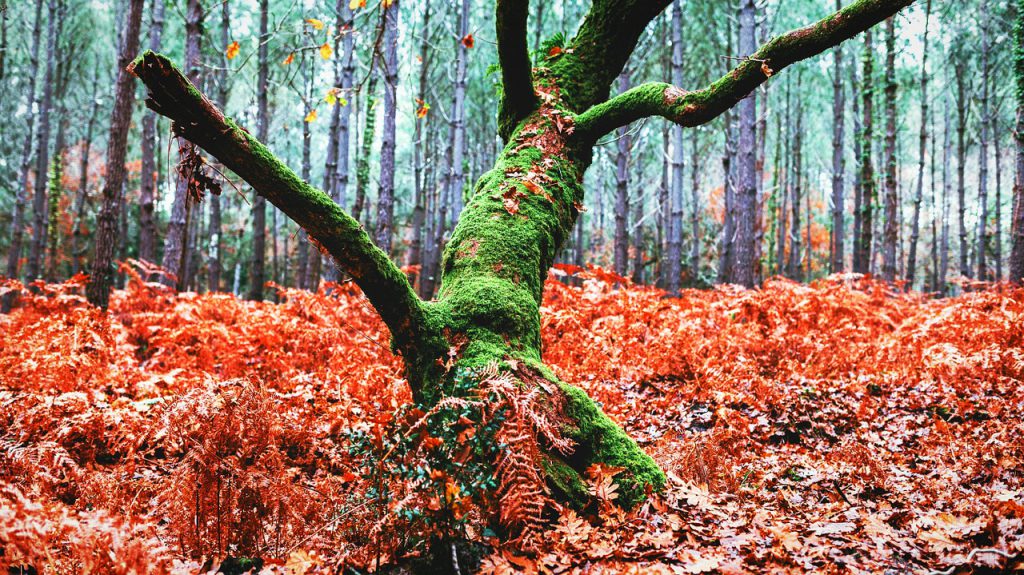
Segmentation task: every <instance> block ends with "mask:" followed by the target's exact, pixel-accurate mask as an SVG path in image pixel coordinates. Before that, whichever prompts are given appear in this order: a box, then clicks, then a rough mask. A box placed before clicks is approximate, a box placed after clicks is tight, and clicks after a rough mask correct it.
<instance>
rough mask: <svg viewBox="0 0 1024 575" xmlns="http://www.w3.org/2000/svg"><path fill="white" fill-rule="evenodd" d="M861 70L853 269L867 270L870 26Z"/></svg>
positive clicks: (871, 171) (871, 182)
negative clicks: (858, 188)
mask: <svg viewBox="0 0 1024 575" xmlns="http://www.w3.org/2000/svg"><path fill="white" fill-rule="evenodd" d="M863 65H864V72H863V74H862V75H861V98H862V113H863V120H861V133H860V147H861V158H860V186H861V193H860V227H859V233H858V236H859V238H858V239H859V241H858V242H857V243H856V245H855V246H854V252H853V271H854V272H856V273H861V274H867V273H871V244H872V239H873V237H874V221H873V219H874V218H873V212H874V204H875V194H876V191H875V190H876V186H875V168H874V165H873V164H872V159H871V155H872V154H871V151H872V145H873V139H874V89H875V88H874V86H875V82H874V78H873V76H874V46H873V45H872V42H871V30H868V31H867V32H865V33H864V57H863Z"/></svg>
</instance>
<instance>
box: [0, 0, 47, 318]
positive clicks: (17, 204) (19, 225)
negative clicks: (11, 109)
mask: <svg viewBox="0 0 1024 575" xmlns="http://www.w3.org/2000/svg"><path fill="white" fill-rule="evenodd" d="M4 12H5V14H6V11H4ZM42 21H43V0H36V10H35V19H34V20H33V25H32V50H31V53H30V56H29V66H28V93H27V94H28V97H27V99H26V102H27V106H28V108H29V111H28V122H27V123H28V130H26V133H25V140H24V142H23V144H22V149H21V163H20V165H19V179H18V189H17V190H16V192H15V197H14V198H15V199H14V214H13V216H12V217H11V245H10V251H9V252H8V253H7V270H6V272H7V273H6V275H7V277H8V278H10V279H14V278H17V277H18V271H19V268H20V266H21V255H22V245H21V243H22V240H23V238H24V227H25V204H26V203H27V202H28V199H27V196H28V176H29V169H30V166H31V162H32V141H33V139H34V137H35V127H36V114H35V110H36V108H35V104H36V79H37V78H36V76H38V72H39V45H40V40H41V36H42ZM13 302H14V293H13V292H11V293H8V294H6V295H4V296H3V298H2V300H0V306H2V311H3V313H7V312H9V311H10V310H11V305H12V304H13Z"/></svg>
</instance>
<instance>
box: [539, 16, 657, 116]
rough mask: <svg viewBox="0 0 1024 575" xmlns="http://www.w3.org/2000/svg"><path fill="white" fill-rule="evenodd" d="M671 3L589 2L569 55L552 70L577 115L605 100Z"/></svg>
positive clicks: (563, 57)
mask: <svg viewBox="0 0 1024 575" xmlns="http://www.w3.org/2000/svg"><path fill="white" fill-rule="evenodd" d="M671 3H672V0H592V2H591V5H590V10H589V11H588V12H587V15H586V17H584V19H583V23H582V24H581V25H580V29H579V32H578V33H577V34H576V37H575V38H573V40H572V45H571V46H570V51H569V53H566V54H565V55H563V56H562V57H561V58H559V60H558V61H557V62H556V63H555V64H554V66H553V68H554V70H555V71H556V73H558V75H559V76H560V79H561V81H560V86H561V87H562V88H563V92H564V94H563V95H566V94H567V95H568V98H567V100H568V101H567V104H568V105H569V107H570V109H573V110H575V111H578V112H582V111H583V110H586V109H587V108H589V107H590V106H593V105H595V104H598V103H600V102H603V101H605V100H606V99H608V91H609V90H610V89H611V86H612V83H613V82H614V81H615V78H617V77H618V76H619V74H620V73H621V72H622V69H623V67H624V66H625V65H626V62H627V61H628V60H629V58H630V56H632V54H633V52H634V51H635V50H636V46H637V42H638V41H639V39H640V36H641V35H642V34H643V32H644V30H646V29H647V27H648V25H649V24H650V23H651V21H652V20H654V19H655V18H657V16H658V14H660V13H661V12H662V11H663V10H664V9H665V7H667V6H668V5H669V4H671Z"/></svg>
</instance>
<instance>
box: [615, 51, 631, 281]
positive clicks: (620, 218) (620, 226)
mask: <svg viewBox="0 0 1024 575" xmlns="http://www.w3.org/2000/svg"><path fill="white" fill-rule="evenodd" d="M628 89H629V72H628V71H626V70H623V71H622V74H621V75H620V76H619V90H620V91H622V92H625V91H626V90H628ZM616 147H617V153H616V155H615V241H614V244H613V249H612V251H613V253H614V259H613V264H614V270H615V273H617V274H618V275H620V276H623V277H625V276H626V275H627V274H628V273H629V229H628V227H629V152H630V148H631V147H632V138H631V137H630V133H629V128H628V127H622V128H619V135H618V140H617V141H616Z"/></svg>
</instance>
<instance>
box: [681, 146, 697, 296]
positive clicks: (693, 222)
mask: <svg viewBox="0 0 1024 575" xmlns="http://www.w3.org/2000/svg"><path fill="white" fill-rule="evenodd" d="M690 157H691V158H693V167H692V168H691V169H690V177H691V181H690V233H691V234H693V243H692V244H691V245H690V275H691V276H692V278H693V281H694V282H695V283H697V282H700V281H701V275H700V236H701V233H700V213H701V203H700V170H699V169H697V131H696V130H695V131H694V132H693V135H692V137H691V138H690ZM679 203H680V206H679V219H678V224H677V225H678V226H679V228H680V229H681V228H682V227H683V214H682V212H683V207H682V205H681V204H682V195H680V198H679ZM680 233H681V232H680ZM680 243H682V241H681V238H680Z"/></svg>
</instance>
